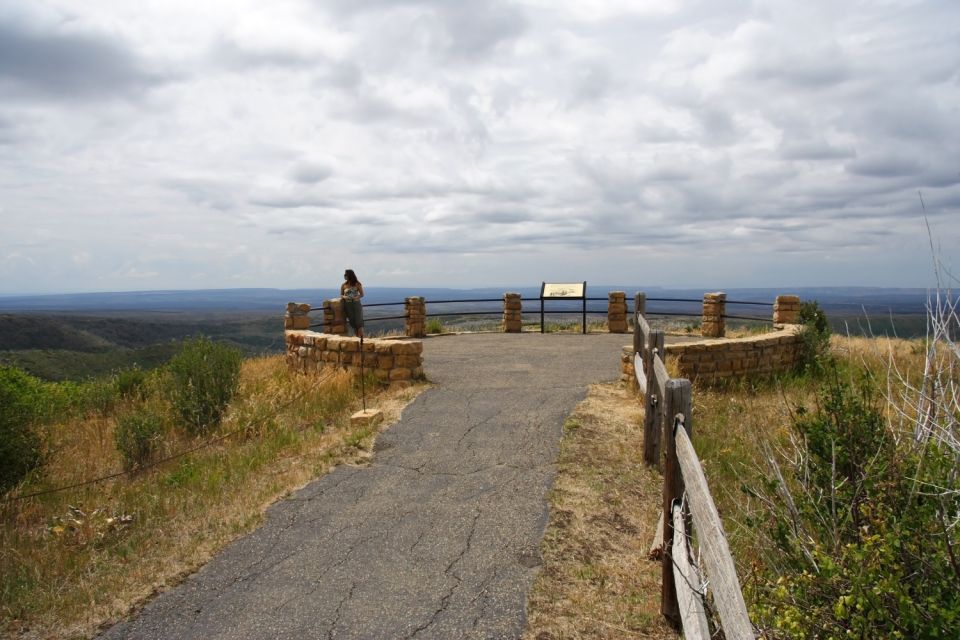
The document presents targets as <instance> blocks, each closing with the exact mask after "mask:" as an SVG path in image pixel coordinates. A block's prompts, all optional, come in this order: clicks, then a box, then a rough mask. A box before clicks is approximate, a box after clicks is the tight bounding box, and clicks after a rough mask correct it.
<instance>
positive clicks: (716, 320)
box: [700, 291, 727, 338]
mask: <svg viewBox="0 0 960 640" xmlns="http://www.w3.org/2000/svg"><path fill="white" fill-rule="evenodd" d="M726 313H727V294H725V293H722V292H719V291H718V292H717V293H705V294H703V317H702V319H701V321H700V335H701V336H703V337H704V338H722V337H723V336H724V333H726V328H725V327H724V323H723V316H724V315H726Z"/></svg>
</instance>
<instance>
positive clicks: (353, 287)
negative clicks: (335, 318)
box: [340, 269, 363, 338]
mask: <svg viewBox="0 0 960 640" xmlns="http://www.w3.org/2000/svg"><path fill="white" fill-rule="evenodd" d="M343 278H344V280H345V282H344V283H343V284H342V285H340V298H341V299H342V300H343V311H344V313H346V314H347V321H349V322H350V326H351V327H353V333H354V334H355V335H356V336H357V337H360V338H362V337H363V305H362V304H360V298H362V297H363V285H362V284H361V283H360V281H359V280H357V274H355V273H354V272H353V269H347V270H346V271H344V273H343Z"/></svg>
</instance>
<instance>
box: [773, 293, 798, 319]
mask: <svg viewBox="0 0 960 640" xmlns="http://www.w3.org/2000/svg"><path fill="white" fill-rule="evenodd" d="M799 320H800V296H777V301H776V302H774V303H773V324H775V325H779V324H797V322H798V321H799Z"/></svg>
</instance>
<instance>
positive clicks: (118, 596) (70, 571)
mask: <svg viewBox="0 0 960 640" xmlns="http://www.w3.org/2000/svg"><path fill="white" fill-rule="evenodd" d="M368 390H369V387H368ZM418 390H419V389H417V388H413V389H409V390H403V391H398V392H390V393H387V394H386V395H384V396H381V397H380V398H379V399H378V406H379V407H380V408H381V409H383V410H384V413H385V414H386V418H387V420H386V421H385V423H384V424H389V423H390V422H392V421H393V420H396V418H397V417H398V416H399V412H400V409H401V408H402V406H403V405H404V404H405V403H406V402H408V401H409V400H410V399H412V397H413V396H414V395H415V394H416V393H417V391H418ZM148 402H150V400H148ZM357 405H358V398H357V393H356V390H355V389H354V388H353V387H352V385H351V383H350V379H349V377H348V375H347V374H346V373H343V372H339V373H336V374H331V375H330V376H325V377H324V378H318V377H317V376H302V375H297V374H293V373H291V372H289V371H287V368H286V365H285V364H284V362H283V359H282V357H280V356H273V357H267V358H257V359H252V360H248V361H246V362H245V363H244V367H243V372H242V378H241V387H240V390H239V392H238V395H237V397H236V398H235V400H234V402H233V403H232V404H231V407H230V411H229V413H228V415H227V418H226V419H225V422H224V424H223V425H222V427H221V429H220V431H219V432H218V433H219V434H233V435H231V436H230V437H227V438H226V439H223V440H222V441H218V442H216V443H215V444H213V445H211V446H207V447H204V448H201V449H200V450H198V451H196V452H194V453H189V454H187V455H184V456H181V457H177V458H175V459H173V460H171V461H169V462H166V463H163V464H160V465H158V466H156V467H154V468H151V469H148V470H146V471H144V472H140V473H135V474H132V475H127V476H121V477H120V478H118V479H115V480H110V481H107V482H103V483H99V484H94V485H89V486H85V487H80V488H77V489H71V490H68V491H63V492H58V493H52V494H49V495H44V496H38V497H34V498H29V499H26V500H21V501H15V502H0V523H2V528H0V620H2V622H0V636H2V637H24V638H27V637H50V638H67V637H78V636H89V635H91V634H92V633H93V632H94V631H95V629H96V628H97V627H98V626H100V625H101V624H103V623H105V622H108V621H112V620H116V619H117V618H118V617H120V616H122V615H124V614H125V613H127V612H128V611H129V610H130V608H131V607H132V606H135V605H136V604H137V603H140V602H142V601H143V600H144V599H146V598H148V597H149V596H150V595H151V594H152V593H154V592H155V590H156V589H158V588H163V587H165V586H169V585H171V584H175V583H176V582H178V581H179V580H180V579H181V578H182V577H183V576H184V575H185V574H187V573H189V572H190V571H193V570H195V569H196V568H197V567H198V566H199V565H201V564H202V563H203V562H205V561H206V560H207V559H208V558H209V557H210V556H211V555H212V554H213V553H215V552H216V550H217V549H219V548H220V547H222V546H223V545H224V544H226V543H227V542H229V541H230V540H232V539H233V538H235V537H237V536H239V535H241V534H243V533H245V532H246V531H249V530H250V529H251V528H253V527H254V526H255V525H256V524H257V523H258V522H259V521H260V518H261V516H262V513H263V510H264V509H265V507H266V506H267V505H269V504H270V503H272V502H273V501H275V500H276V499H277V498H278V497H280V496H282V495H284V494H286V493H288V492H289V491H291V490H293V489H295V488H298V487H300V486H302V485H303V484H304V483H305V482H307V481H309V480H310V479H312V478H314V477H316V476H318V475H321V474H323V473H325V472H326V471H327V470H328V469H330V468H331V467H332V466H334V465H335V464H339V463H344V462H347V463H353V464H362V463H363V462H364V460H365V459H366V458H367V457H368V456H369V453H368V451H370V449H371V445H372V439H373V435H374V434H373V433H372V432H370V431H368V430H366V429H364V428H356V427H353V426H352V425H351V424H350V421H349V413H350V412H351V411H353V410H355V409H356V408H357ZM132 408H133V407H132V406H129V405H126V406H124V405H123V404H121V405H120V406H118V407H117V411H115V412H111V413H109V414H107V415H101V414H97V413H90V414H88V415H84V416H79V417H74V418H71V419H67V420H64V421H63V422H61V423H55V424H52V425H49V426H47V427H46V429H45V432H44V441H45V444H46V447H47V449H48V451H50V452H51V454H50V455H49V456H48V462H47V464H46V466H45V467H44V468H43V469H42V470H41V471H40V472H37V473H35V474H34V475H33V477H32V478H30V479H28V480H27V481H26V483H25V484H24V485H23V486H22V487H21V488H20V490H19V494H20V495H23V494H27V493H31V492H34V491H42V490H44V489H48V488H51V487H62V486H67V485H70V484H73V483H77V482H82V481H84V480H87V479H90V478H96V477H102V476H104V475H107V474H111V473H114V472H116V471H117V470H118V469H120V468H122V462H121V460H120V458H119V454H118V453H117V450H116V449H115V447H114V444H113V431H114V428H115V423H116V418H117V417H118V416H119V415H121V414H122V413H123V412H125V411H129V410H131V409H132ZM205 441H206V440H204V439H203V438H201V439H199V440H192V439H190V438H188V437H186V436H185V435H183V434H182V433H180V432H179V431H178V430H176V429H173V428H172V427H170V426H168V427H167V430H166V432H165V435H164V442H163V446H162V450H161V452H160V454H159V455H160V456H161V457H162V456H167V455H170V454H175V453H176V452H180V451H186V450H188V449H191V448H193V447H195V446H197V444H202V443H203V442H205Z"/></svg>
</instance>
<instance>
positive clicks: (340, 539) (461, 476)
mask: <svg viewBox="0 0 960 640" xmlns="http://www.w3.org/2000/svg"><path fill="white" fill-rule="evenodd" d="M630 340H631V339H630V336H629V335H610V334H590V335H586V336H584V335H576V334H546V335H541V334H526V333H525V334H519V335H518V334H473V335H462V336H455V337H442V338H431V339H427V340H425V341H424V361H425V369H426V373H427V376H428V378H429V379H430V380H431V381H432V382H433V383H434V384H435V386H434V388H431V389H429V390H427V391H426V392H424V393H422V394H421V395H420V396H419V397H418V398H417V399H416V400H415V401H414V402H413V403H412V404H411V405H410V406H408V407H407V408H406V409H405V410H404V412H403V415H402V417H401V419H400V421H399V422H397V423H396V424H394V425H393V426H391V427H390V428H389V429H387V430H386V431H384V432H383V433H382V434H381V435H380V436H379V437H378V439H377V443H376V446H375V455H374V457H373V461H372V463H371V464H370V465H369V466H366V467H350V466H341V467H338V468H337V469H335V470H334V471H332V472H331V473H329V474H327V475H326V476H324V477H322V478H320V479H318V480H316V481H314V482H312V483H310V484H309V485H307V486H306V487H304V488H303V489H301V490H299V491H297V492H296V493H294V494H291V495H290V496H289V497H287V498H286V499H283V500H281V501H279V502H278V503H276V504H275V505H273V506H272V507H270V509H269V510H268V512H267V517H266V521H265V523H264V524H263V525H262V526H261V527H260V528H258V529H257V530H256V531H254V532H252V533H250V534H249V535H247V536H245V537H243V538H241V539H239V540H237V541H235V542H234V543H232V544H231V545H229V546H228V547H227V548H226V549H224V550H223V551H222V552H221V553H220V554H219V555H217V556H216V557H215V558H214V559H213V560H211V561H210V562H209V563H208V564H207V565H205V566H204V567H203V568H202V569H200V570H199V571H198V572H197V573H195V574H193V575H192V576H190V577H189V578H187V579H186V580H185V581H184V582H183V583H181V584H180V585H179V586H177V587H175V588H173V589H171V590H170V591H168V592H166V593H163V594H161V595H159V596H157V597H156V598H155V599H153V600H152V601H151V602H150V603H148V604H147V605H146V606H145V607H144V609H143V610H142V611H140V612H139V613H138V614H137V615H135V616H134V617H133V618H132V619H130V620H128V621H125V622H121V623H119V624H117V625H115V626H113V627H112V628H110V629H109V630H107V631H106V632H105V633H103V634H102V635H101V636H100V637H101V638H104V639H111V640H116V639H121V638H123V639H127V638H130V639H132V638H185V639H190V638H196V639H200V638H202V639H204V640H212V639H214V638H231V639H234V638H257V639H262V638H391V639H393V638H516V637H519V635H520V633H521V632H522V630H523V625H524V618H525V606H526V595H527V592H528V590H529V588H530V585H531V584H532V582H533V579H534V577H535V575H536V572H537V570H538V567H539V565H540V563H541V560H540V552H539V547H540V539H541V537H542V536H543V532H544V528H545V527H546V524H547V519H548V505H547V492H548V490H549V488H550V486H551V484H552V482H553V477H554V461H555V460H556V457H557V451H558V446H559V442H560V437H561V434H562V426H563V421H564V419H565V418H566V416H567V415H569V414H570V412H571V411H572V410H573V408H574V406H575V405H576V404H577V403H578V402H579V401H580V400H581V399H583V397H584V396H585V395H586V386H587V385H588V384H590V383H593V382H600V381H607V380H614V379H616V378H617V377H618V375H619V366H620V349H621V347H622V346H623V345H625V344H629V343H630Z"/></svg>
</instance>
